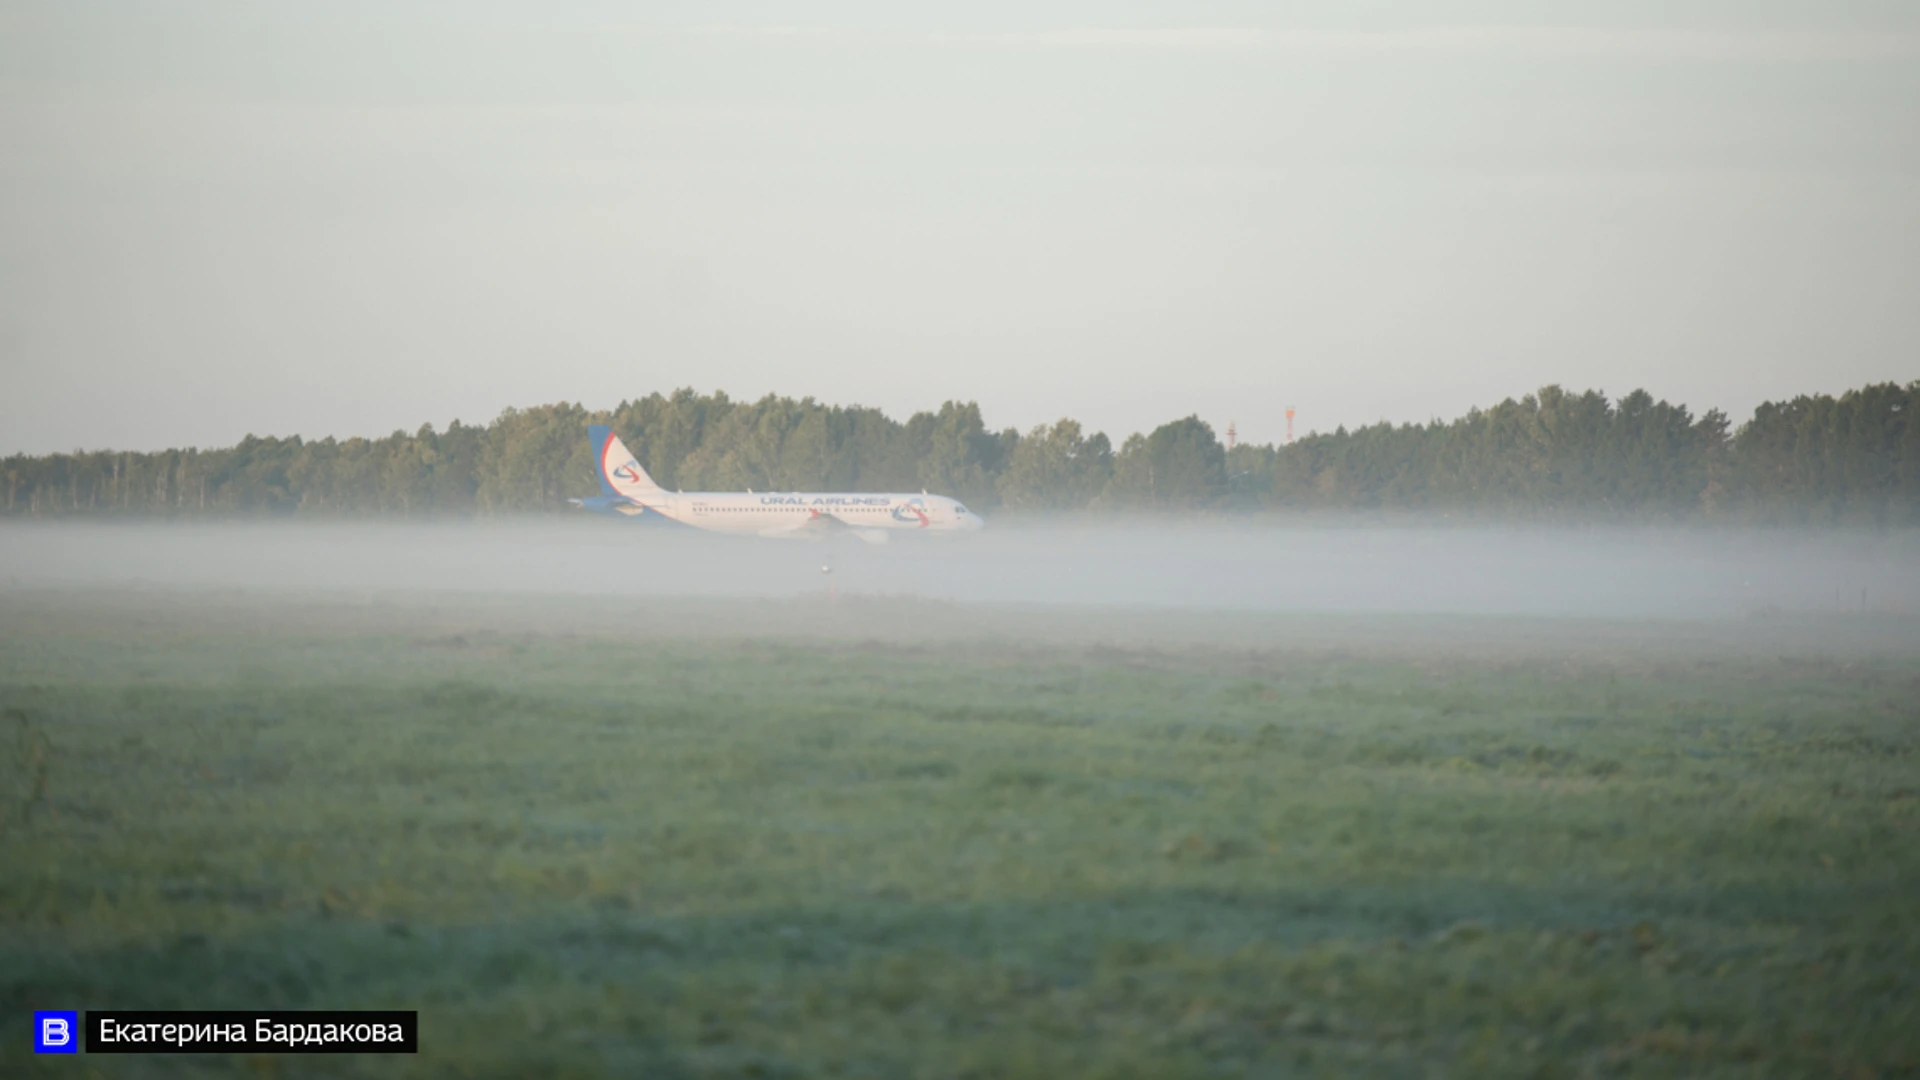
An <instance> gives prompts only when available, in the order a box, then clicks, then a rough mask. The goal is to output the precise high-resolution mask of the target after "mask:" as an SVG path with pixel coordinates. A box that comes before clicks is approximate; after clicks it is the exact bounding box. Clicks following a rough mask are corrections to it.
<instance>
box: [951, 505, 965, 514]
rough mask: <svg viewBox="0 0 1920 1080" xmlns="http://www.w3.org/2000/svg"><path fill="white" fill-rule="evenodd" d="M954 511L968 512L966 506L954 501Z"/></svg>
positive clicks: (957, 512) (959, 512)
mask: <svg viewBox="0 0 1920 1080" xmlns="http://www.w3.org/2000/svg"><path fill="white" fill-rule="evenodd" d="M953 512H954V513H956V514H964V513H966V512H967V508H966V507H964V506H961V505H960V504H959V503H954V504H953Z"/></svg>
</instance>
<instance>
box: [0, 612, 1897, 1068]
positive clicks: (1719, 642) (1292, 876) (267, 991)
mask: <svg viewBox="0 0 1920 1080" xmlns="http://www.w3.org/2000/svg"><path fill="white" fill-rule="evenodd" d="M615 599H616V600H617V601H620V602H612V603H609V602H603V601H602V599H601V598H599V597H594V596H587V595H573V596H535V595H527V594H491V595H473V594H459V593H453V592H448V591H434V590H428V591H421V592H412V593H406V592H399V591H390V592H386V593H383V594H378V595H349V594H343V593H334V594H332V595H329V596H316V595H314V594H310V593H302V592H300V591H297V590H293V589H290V588H281V589H276V590H272V591H267V590H259V589H249V590H247V591H241V590H238V589H233V588H226V589H219V590H198V589H187V588H180V587H173V588H167V589H140V590H127V589H120V588H102V587H98V586H97V584H96V585H93V586H89V587H84V588H77V589H73V588H69V589H53V588H45V587H35V588H24V587H23V588H18V589H10V590H7V591H5V592H4V593H0V715H4V717H5V720H6V723H7V724H8V726H9V727H10V728H14V729H17V730H16V731H10V732H9V733H8V734H9V735H13V734H21V735H22V736H23V737H25V738H28V739H31V740H43V741H41V742H39V743H37V745H43V746H45V747H47V748H48V751H49V753H48V754H47V756H46V757H45V758H44V760H45V762H46V765H47V768H46V769H45V770H44V771H43V773H41V774H39V776H36V774H34V773H33V772H31V771H30V770H24V769H22V768H20V767H18V763H15V762H13V761H12V760H11V759H8V761H7V762H6V763H5V764H6V765H7V766H8V767H7V768H6V769H5V770H0V799H3V800H4V811H5V817H4V819H0V865H4V867H5V873H4V874H0V1002H4V1003H5V1005H6V1008H5V1009H4V1010H0V1066H4V1067H3V1068H0V1072H6V1073H8V1074H9V1075H12V1074H16V1073H18V1074H23V1075H46V1076H54V1075H64V1074H65V1073H64V1072H63V1071H62V1070H65V1071H68V1072H70V1071H71V1069H70V1066H71V1063H70V1062H64V1061H48V1060H46V1059H34V1058H32V1057H30V1056H28V1055H27V1054H26V1053H25V1051H24V1048H25V1046H26V1032H25V1030H24V1027H25V1024H26V1022H27V1019H28V1017H29V1016H30V1010H31V1009H33V1008H47V1007H78V1008H85V1007H90V1006H91V1007H107V1006H114V1007H122V1008H130V1007H148V1008H221V1007H230V1008H302V1007H306V1008H319V1007H335V1008H342V1007H362V1008H417V1009H419V1010H420V1011H421V1014H422V1024H421V1046H422V1052H421V1054H420V1055H419V1056H418V1057H417V1058H409V1059H402V1060H393V1061H377V1062H376V1061H371V1060H369V1061H355V1060H351V1059H341V1060H337V1061H336V1060H329V1059H323V1058H308V1059H301V1058H293V1057H287V1058H280V1059H274V1060H270V1061H268V1060H265V1059H262V1060H261V1061H248V1060H242V1059H237V1058H221V1057H207V1058H198V1059H193V1060H192V1061H191V1062H190V1064H189V1066H188V1067H187V1068H186V1069H184V1070H183V1071H185V1072H190V1073H193V1074H199V1075H236V1076H238V1075H255V1074H257V1073H258V1072H259V1071H261V1070H263V1069H264V1070H267V1071H270V1072H273V1073H274V1074H275V1075H284V1076H309V1075H339V1074H349V1075H421V1076H439V1075H476V1076H503V1077H504V1076H528V1075H548V1076H562V1075H565V1076H607V1077H628V1076H648V1077H750V1076H753V1077H766V1076H788V1077H801V1076H833V1075H872V1076H925V1077H954V1078H959V1077H979V1076H993V1077H1031V1078H1035V1080H1038V1078H1043V1077H1044V1078H1052V1077H1063V1076H1123V1075H1133V1076H1196V1077H1197V1076H1210V1075H1223V1074H1224V1075H1291V1074H1299V1073H1306V1074H1320V1073H1327V1074H1338V1075H1367V1076H1382V1077H1388V1076H1391V1077H1399V1076H1406V1075H1410V1074H1418V1073H1424V1072H1426V1071H1429V1070H1432V1069H1434V1068H1436V1067H1437V1068H1439V1069H1441V1070H1442V1071H1445V1072H1449V1073H1452V1074H1455V1075H1469V1074H1470V1075H1477V1076H1557V1075H1568V1076H1572V1075H1583V1074H1587V1073H1597V1074H1606V1075H1622V1076H1642V1075H1644V1076H1679V1075H1686V1076H1708V1075H1711V1076H1763V1075H1764V1076H1773V1075H1833V1074H1838V1075H1848V1076H1852V1075H1868V1074H1872V1075H1881V1076H1891V1075H1902V1074H1904V1073H1905V1072H1911V1071H1913V1070H1914V1069H1915V1068H1920V1034H1916V1033H1917V1032H1920V1024H1917V1023H1916V1022H1915V1021H1916V1019H1920V1017H1917V1016H1916V1011H1915V1010H1916V1006H1915V1001H1916V1000H1917V996H1916V995H1917V994H1920V982H1916V978H1915V972H1916V970H1920V953H1917V952H1916V949H1917V948H1920V922H1916V919H1920V907H1916V906H1915V905H1914V903H1913V897H1914V895H1916V891H1917V890H1920V862H1916V857H1917V856H1916V853H1920V833H1917V832H1916V830H1917V829H1920V814H1916V812H1915V810H1916V807H1920V801H1916V798H1915V790H1916V784H1915V778H1914V772H1913V762H1914V760H1915V754H1916V752H1920V742H1916V732H1920V713H1917V712H1916V705H1915V695H1914V688H1915V687H1916V686H1920V660H1916V658H1917V657H1920V647H1917V646H1916V642H1915V639H1914V634H1913V628H1912V627H1911V626H1910V625H1909V624H1910V622H1911V620H1903V619H1897V618H1887V617H1872V618H1864V619H1863V618H1859V617H1855V616H1849V617H1844V618H1843V617H1838V616H1835V617H1822V618H1816V617H1812V616H1808V617H1803V618H1784V619H1715V620H1671V619H1668V620H1657V621H1652V622H1646V621H1633V620H1595V619H1567V618H1553V619H1529V618H1494V617H1486V616H1462V615H1451V616H1449V615H1441V616H1423V617H1387V616H1379V615H1365V614H1337V615H1325V616H1321V617H1313V616H1298V615H1289V614H1275V613H1267V612H1252V611H1238V612H1235V611H1228V612H1194V611H1175V610H1171V609H1165V610H1159V609H1136V610H1132V611H1126V610H1115V609H1099V610H1092V609H1078V608H1071V607H1052V608H1037V607H1032V606H1027V607H1020V608H1014V609H1005V608H999V609H996V608H992V607H989V606H986V605H963V604H951V603H945V602H940V601H935V600H929V599H923V598H901V597H894V598H888V597H873V596H857V595H856V596H847V595H843V596H842V597H841V598H840V599H839V600H838V601H837V602H835V603H831V604H828V603H824V602H817V600H816V599H815V598H809V597H788V598H784V599H777V598H776V599H770V598H762V597H736V598H730V599H728V598H699V597H692V598H688V597H670V598H658V599H657V600H656V599H655V598H650V597H646V596H634V595H629V596H625V597H617V598H615ZM42 779H43V780H44V782H40V781H41V780H42ZM183 1060H184V1059H183ZM87 1064H88V1066H89V1067H91V1068H93V1069H95V1070H97V1071H99V1072H100V1073H101V1074H102V1075H107V1076H138V1075H147V1074H151V1073H154V1072H157V1071H159V1068H160V1067H159V1066H157V1065H155V1064H154V1061H153V1060H150V1059H140V1058H92V1059H90V1060H89V1061H88V1062H87Z"/></svg>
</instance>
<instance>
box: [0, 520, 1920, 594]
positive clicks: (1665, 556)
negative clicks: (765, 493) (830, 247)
mask: <svg viewBox="0 0 1920 1080" xmlns="http://www.w3.org/2000/svg"><path fill="white" fill-rule="evenodd" d="M828 568H830V569H831V573H830V574H829V573H826V572H825V571H826V570H827V569H828ZM0 583H6V584H10V585H12V586H15V587H27V588H37V587H48V586H51V587H73V586H87V587H106V588H117V589H125V588H163V589H189V590H192V589H250V590H282V591H284V590H323V591H326V590H332V591H340V590H345V591H359V592H383V591H390V590H396V589H397V590H406V591H429V592H456V593H504V594H515V595H525V594H538V593H559V594H573V595H602V596H606V597H609V598H616V599H619V600H621V601H622V602H624V603H625V604H627V605H628V606H629V607H631V606H632V605H633V604H634V603H635V602H638V601H643V600H645V599H648V598H660V597H668V596H678V597H707V598H720V597H731V598H746V597H762V598H774V597H809V596H811V597H818V598H821V599H825V598H826V596H827V595H828V593H829V590H831V591H832V592H834V593H836V594H838V595H840V596H870V597H871V596H914V597H922V598H926V599H931V600H944V601H951V602H956V603H961V604H986V605H1009V604H1024V605H1041V606H1047V605H1070V606H1086V605H1098V606H1103V607H1111V608H1128V607H1149V608H1200V609H1221V610H1243V611H1270V612H1296V613H1322V614H1332V613H1351V614H1360V613H1389V612H1403V613H1452V614H1480V615H1508V614H1512V615H1527V616H1565V617H1582V616H1604V617H1610V618H1650V617H1658V618H1722V617H1746V616H1756V615H1768V614H1780V613H1789V614H1802V615H1808V614H1818V615H1839V614H1852V615H1859V614H1878V615H1899V614H1903V613H1920V535H1916V534H1912V533H1909V532H1906V531H1891V532H1887V531H1844V530H1804V531H1802V530H1750V529H1731V528H1729V529H1683V528H1656V527H1639V528H1595V529H1556V528H1541V527H1515V526H1486V525H1467V524H1453V523H1437V524H1436V523H1403V524H1400V525H1397V526H1394V527H1379V526H1377V525H1369V524H1364V523H1357V522H1353V521H1341V520H1328V519H1307V520H1303V521H1301V522H1297V523H1285V524H1276V523H1272V522H1262V523H1253V522H1234V521H1230V520H1221V519H1208V520H1200V521H1195V522H1191V523H1184V524H1168V523H1157V522H1146V523H1142V522H1139V521H1134V520H1128V519H1124V518H1117V519H1111V520H1105V521H1093V522H1077V523H1070V524H1061V523H1048V522H1045V521H1039V520H1026V521H1021V520H1019V519H1015V520H1012V521H1007V522H998V523H996V524H995V525H994V526H993V527H990V528H989V529H988V530H986V531H985V532H983V533H980V534H976V535H968V536H915V535H901V536H897V537H894V538H893V540H892V542H890V543H887V544H884V545H869V544H865V543H862V542H860V541H858V540H856V539H853V538H851V537H845V538H834V539H832V540H829V541H807V540H766V539H760V538H738V537H726V536H718V535H714V534H710V533H702V532H696V531H691V530H686V529H679V528H673V527H653V526H641V525H631V524H627V523H623V522H610V521H606V520H603V519H600V518H590V517H586V516H581V517H578V518H568V519H559V520H552V519H512V520H501V521H490V522H477V523H449V524H438V525H425V524H405V523H369V524H343V523H312V522H303V523H294V522H253V523H238V522H236V523H225V524H220V523H206V522H197V523H196V522H176V523H168V524H156V523H119V524H93V523H86V524H83V523H71V522H14V523H7V524H4V525H0Z"/></svg>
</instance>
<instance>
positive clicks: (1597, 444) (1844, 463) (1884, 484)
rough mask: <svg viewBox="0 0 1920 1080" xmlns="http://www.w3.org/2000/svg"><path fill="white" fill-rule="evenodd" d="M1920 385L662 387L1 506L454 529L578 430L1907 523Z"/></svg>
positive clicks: (1337, 493) (829, 459)
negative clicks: (1325, 428) (1708, 389)
mask: <svg viewBox="0 0 1920 1080" xmlns="http://www.w3.org/2000/svg"><path fill="white" fill-rule="evenodd" d="M1916 399H1920V381H1916V382H1913V383H1909V384H1907V385H1906V386H1900V385H1898V384H1894V383H1886V384H1881V385H1875V386H1868V387H1864V388H1862V389H1859V390H1852V391H1848V392H1847V393H1845V394H1842V395H1840V396H1839V397H1837V398H1836V397H1829V396H1826V395H1816V396H1808V397H1799V398H1795V399H1794V400H1792V401H1788V402H1782V403H1771V402H1770V403H1768V404H1765V405H1762V406H1761V407H1760V408H1759V409H1758V410H1756V411H1755V413H1754V415H1753V417H1752V418H1751V419H1749V420H1748V421H1747V422H1745V423H1744V424H1741V425H1740V426H1739V427H1738V428H1734V427H1732V426H1731V424H1730V423H1729V421H1728V418H1727V417H1726V415H1725V414H1723V413H1721V412H1719V411H1718V410H1709V411H1708V412H1706V413H1704V414H1702V415H1700V416H1697V417H1696V416H1694V415H1693V414H1692V413H1691V412H1689V411H1688V410H1687V409H1686V408H1684V407H1682V406H1679V405H1671V404H1668V403H1667V402H1664V401H1655V400H1654V399H1653V398H1652V397H1651V396H1650V395H1648V394H1647V393H1646V392H1645V391H1635V392H1633V393H1631V394H1628V395H1626V396H1625V397H1623V398H1621V399H1619V400H1618V401H1610V400H1608V398H1607V397H1606V396H1605V395H1604V394H1601V393H1599V392H1596V391H1587V392H1585V393H1571V392H1568V391H1565V390H1562V389H1561V388H1559V387H1557V386H1548V387H1545V388H1543V389H1541V390H1540V391H1539V392H1537V393H1534V394H1528V395H1527V396H1525V397H1522V398H1519V399H1517V400H1515V399H1508V400H1506V401H1503V402H1501V403H1500V404H1498V405H1495V406H1493V407H1492V408H1489V409H1484V410H1482V409H1475V410H1473V411H1471V412H1469V413H1467V415H1465V416H1463V417H1460V418H1458V419H1456V420H1452V421H1438V420H1436V421H1433V422H1431V423H1427V424H1403V425H1398V426H1396V425H1393V424H1387V423H1381V424H1376V425H1373V426H1369V427H1362V428H1357V429H1355V430H1352V431H1348V430H1346V429H1345V428H1341V429H1339V430H1336V431H1334V432H1332V433H1330V434H1312V435H1308V436H1307V437H1305V438H1302V439H1300V440H1298V441H1296V442H1294V443H1291V444H1288V445H1282V446H1264V445H1244V444H1243V445H1240V446H1236V447H1234V448H1233V449H1232V450H1228V449H1227V448H1225V447H1224V446H1222V445H1221V442H1220V439H1219V437H1218V436H1217V434H1216V433H1215V432H1214V430H1213V429H1212V428H1211V427H1210V426H1209V425H1207V424H1206V423H1205V422H1203V421H1201V420H1200V419H1199V418H1197V417H1192V416H1189V417H1186V418H1184V419H1179V420H1174V421H1172V422H1170V423H1167V424H1163V425H1161V426H1160V427H1158V428H1156V429H1154V430H1153V431H1151V432H1148V433H1145V434H1135V435H1130V436H1128V437H1127V439H1126V440H1125V441H1124V442H1122V443H1121V444H1120V446H1118V447H1117V448H1116V447H1115V446H1113V444H1112V442H1111V441H1110V440H1109V439H1108V438H1107V436H1106V435H1104V434H1101V433H1098V432H1091V433H1090V432H1087V431H1085V430H1084V429H1083V428H1082V427H1081V425H1080V424H1078V423H1076V422H1075V421H1073V420H1070V419H1063V420H1060V421H1058V422H1056V423H1053V424H1043V425H1041V426H1038V427H1035V428H1034V429H1032V430H1031V431H1026V432H1020V431H1016V430H1014V429H1012V428H1007V429H1004V430H999V431H994V430H990V429H989V428H988V427H987V426H986V423H985V422H984V420H983V419H982V417H981V415H980V409H979V406H977V405H975V404H973V403H967V404H959V403H956V402H948V403H947V404H945V405H943V406H942V407H941V408H940V409H939V411H937V412H922V413H916V414H915V415H913V416H912V417H909V418H908V419H907V420H906V422H904V423H902V422H900V421H897V420H894V419H892V418H890V417H888V416H886V415H885V414H883V413H881V412H880V411H878V410H876V409H869V408H861V407H857V406H856V407H842V406H832V405H823V404H820V403H819V402H816V401H814V400H813V399H812V398H805V399H801V400H798V401H796V400H794V399H792V398H785V397H772V396H769V397H765V398H762V399H760V400H759V401H754V402H744V401H734V400H732V399H730V398H729V397H727V395H725V394H723V393H716V394H711V395H702V394H698V393H695V392H694V391H692V390H679V391H676V392H675V393H673V394H671V395H661V394H657V393H656V394H652V395H650V396H648V397H645V398H641V399H639V400H636V401H626V402H622V403H621V404H620V405H619V407H617V408H615V409H613V410H612V411H610V412H590V411H588V410H586V409H584V408H581V407H580V406H579V405H569V404H558V405H542V406H537V407H534V408H530V409H509V410H507V411H506V412H504V413H502V414H501V415H500V416H499V417H497V418H496V419H495V420H494V421H493V422H492V423H490V424H488V425H486V426H484V427H480V426H469V425H466V424H461V423H459V422H458V421H456V422H454V423H453V424H451V425H450V426H448V427H447V429H446V430H444V431H435V430H434V429H433V428H432V427H431V426H430V425H429V426H423V427H422V428H420V429H419V430H418V431H414V432H405V431H396V432H394V433H393V434H392V435H389V436H387V437H386V438H382V439H364V438H349V439H341V440H336V439H333V438H324V439H317V440H306V439H302V438H299V437H298V436H294V437H289V438H261V437H255V436H249V437H247V438H246V439H243V440H241V442H240V444H239V445H237V446H232V447H226V448H222V449H215V450H199V449H185V450H166V451H161V452H157V453H132V452H116V451H96V452H77V453H72V454H51V455H46V456H40V457H35V456H26V455H16V456H14V457H10V458H7V459H5V461H4V462H0V471H4V480H3V481H0V482H3V483H4V486H5V491H6V495H5V503H4V506H5V513H6V514H7V515H11V516H15V517H20V516H31V517H49V516H65V515H163V516H176V515H232V514H259V515H276V514H279V515H285V514H299V515H302V516H308V515H312V516H325V515H332V516H376V515H380V516H388V515H391V516H403V517H423V516H470V515H475V514H506V513H521V512H543V511H553V510H558V509H562V508H564V507H565V505H566V504H565V500H566V499H567V498H568V497H571V496H580V495H590V494H595V493H596V492H597V484H596V481H595V479H594V475H593V465H592V462H591V461H590V454H589V452H588V448H587V438H586V426H587V424H588V422H589V421H605V422H608V423H611V424H612V425H613V427H614V429H615V430H616V431H618V432H619V433H620V434H621V436H622V437H623V438H624V439H625V440H626V442H627V444H628V446H630V447H631V448H632V449H633V451H634V452H635V454H636V455H637V456H638V457H639V459H640V461H641V463H642V464H644V465H645V466H646V468H647V469H648V470H649V471H650V472H651V473H652V474H653V476H654V478H655V479H657V480H658V481H659V482H660V483H661V484H663V485H665V486H667V487H669V488H682V489H686V490H741V489H745V488H754V489H757V490H838V491H862V490H866V491H887V490H892V491H902V490H919V489H922V488H925V489H928V490H932V491H937V492H942V493H946V494H951V495H954V496H956V497H958V498H960V499H962V500H964V501H966V502H967V503H969V504H970V505H972V506H974V507H975V508H976V509H980V510H983V511H989V512H990V511H995V510H999V511H1002V512H1025V513H1043V512H1071V511H1081V512H1084V511H1094V512H1098V511H1103V510H1114V511H1118V510H1141V509H1145V510H1188V511H1193V510H1202V511H1219V512H1249V511H1259V510H1279V511H1300V510H1321V511H1362V512H1412V513H1422V514H1449V515H1461V516H1470V517H1499V518H1522V519H1541V520H1574V521H1577V520H1607V519H1633V520H1689V519H1714V520H1728V521H1767V522H1781V523H1807V524H1812V523H1840V524H1874V525H1893V524H1920V425H1916V424H1914V423H1913V422H1912V417H1913V414H1914V405H1915V403H1916Z"/></svg>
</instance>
